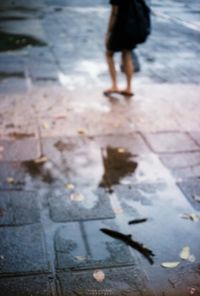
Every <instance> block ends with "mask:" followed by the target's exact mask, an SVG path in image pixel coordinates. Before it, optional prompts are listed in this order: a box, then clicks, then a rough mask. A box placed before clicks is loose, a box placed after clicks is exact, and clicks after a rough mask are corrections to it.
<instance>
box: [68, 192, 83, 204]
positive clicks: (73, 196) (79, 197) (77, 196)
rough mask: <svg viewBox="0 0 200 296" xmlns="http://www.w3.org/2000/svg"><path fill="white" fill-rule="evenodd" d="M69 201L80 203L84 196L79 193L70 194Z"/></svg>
mask: <svg viewBox="0 0 200 296" xmlns="http://www.w3.org/2000/svg"><path fill="white" fill-rule="evenodd" d="M70 199H71V200H72V201H77V202H81V201H83V200H84V199H85V198H84V196H83V195H82V194H80V193H72V194H71V195H70Z"/></svg>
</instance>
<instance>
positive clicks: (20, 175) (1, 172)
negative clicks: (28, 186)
mask: <svg viewBox="0 0 200 296" xmlns="http://www.w3.org/2000/svg"><path fill="white" fill-rule="evenodd" d="M25 176H26V173H25V171H24V170H23V169H22V166H21V164H20V163H17V162H13V163H10V162H1V163H0V189H1V190H10V189H13V190H14V189H17V190H19V189H23V188H24V185H25Z"/></svg>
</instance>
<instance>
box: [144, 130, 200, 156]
mask: <svg viewBox="0 0 200 296" xmlns="http://www.w3.org/2000/svg"><path fill="white" fill-rule="evenodd" d="M144 136H145V138H146V140H147V142H148V143H149V145H150V146H151V147H152V149H153V151H155V152H156V153H171V152H187V151H198V150H199V147H198V146H197V145H196V144H195V142H194V141H193V140H191V139H190V137H189V136H188V135H187V134H186V133H180V132H166V133H149V134H145V135H144Z"/></svg>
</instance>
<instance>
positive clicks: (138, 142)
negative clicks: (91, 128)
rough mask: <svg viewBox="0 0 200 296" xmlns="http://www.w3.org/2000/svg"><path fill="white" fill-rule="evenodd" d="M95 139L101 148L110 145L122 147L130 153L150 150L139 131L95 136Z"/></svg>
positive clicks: (135, 153)
mask: <svg viewBox="0 0 200 296" xmlns="http://www.w3.org/2000/svg"><path fill="white" fill-rule="evenodd" d="M95 140H96V141H97V143H99V145H100V147H101V148H103V149H106V148H107V147H111V148H113V149H114V148H116V149H117V148H124V149H125V150H128V151H129V152H131V153H132V155H138V154H144V153H149V152H151V150H150V149H149V147H148V146H147V144H146V143H145V141H144V140H143V138H142V137H141V135H140V134H139V133H134V134H129V135H109V136H104V137H96V138H95Z"/></svg>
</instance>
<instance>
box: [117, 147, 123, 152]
mask: <svg viewBox="0 0 200 296" xmlns="http://www.w3.org/2000/svg"><path fill="white" fill-rule="evenodd" d="M117 152H118V153H125V149H124V148H118V149H117Z"/></svg>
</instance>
